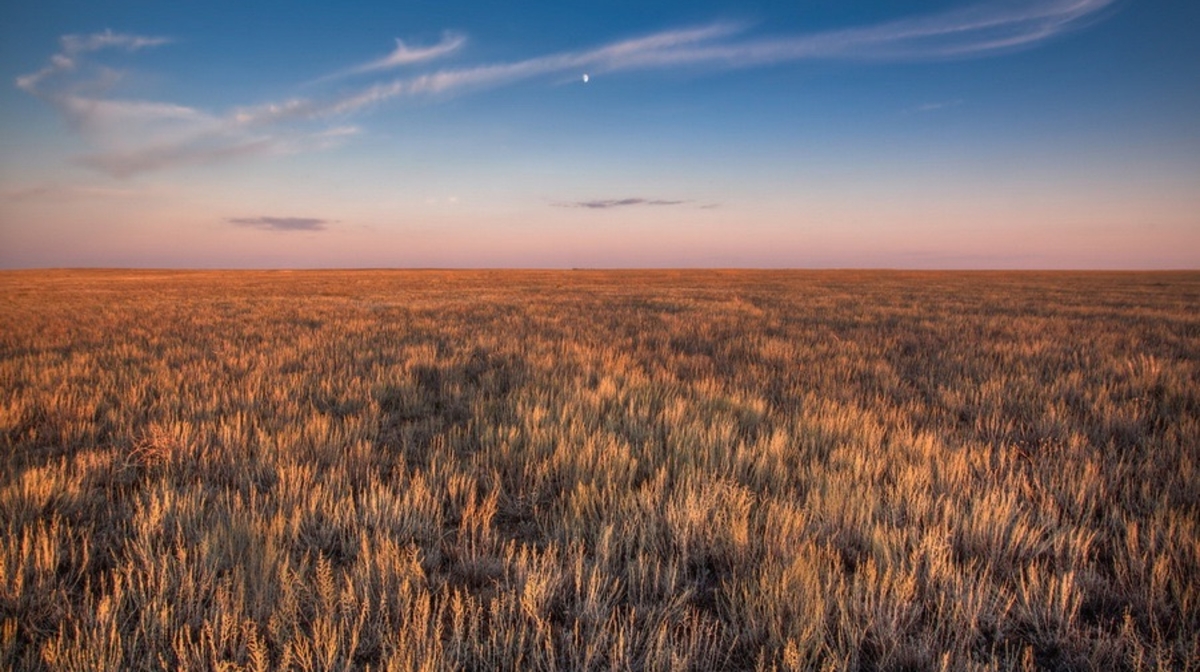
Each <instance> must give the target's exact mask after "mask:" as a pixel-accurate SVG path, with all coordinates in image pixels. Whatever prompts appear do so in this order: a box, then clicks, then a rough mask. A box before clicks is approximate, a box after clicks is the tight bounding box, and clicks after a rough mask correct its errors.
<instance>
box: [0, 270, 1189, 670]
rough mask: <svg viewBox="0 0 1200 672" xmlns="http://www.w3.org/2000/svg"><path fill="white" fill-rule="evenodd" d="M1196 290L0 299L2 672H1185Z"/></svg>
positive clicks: (1174, 282) (355, 276) (941, 277)
mask: <svg viewBox="0 0 1200 672" xmlns="http://www.w3.org/2000/svg"><path fill="white" fill-rule="evenodd" d="M1197 306H1200V275H1198V274H1195V273H1184V274H1032V273H1020V274H1016V273H1014V274H1004V273H882V272H880V273H849V272H818V273H800V272H796V273H793V272H780V273H768V272H715V271H714V272H680V273H675V272H655V273H634V272H629V273H600V272H545V273H538V272H296V273H282V272H277V273H154V272H116V271H95V272H8V273H3V274H0V443H2V445H3V450H4V458H5V459H4V462H3V471H2V474H3V478H2V479H0V526H2V527H3V535H2V538H0V667H4V668H12V669H18V670H37V669H53V670H117V669H128V670H139V669H183V670H218V669H219V670H235V669H248V670H275V669H296V670H348V669H367V668H369V669H375V670H443V669H480V670H482V669H512V670H558V669H569V670H591V669H595V670H600V669H612V670H626V669H629V670H686V669H694V670H740V669H763V670H770V669H780V670H782V669H861V670H923V669H947V670H951V669H952V670H997V669H1021V668H1026V669H1030V668H1040V669H1106V670H1148V669H1198V668H1200V665H1198V663H1197V661H1198V660H1200V587H1198V583H1200V515H1198V514H1200V472H1198V468H1197V465H1198V462H1200V311H1197Z"/></svg>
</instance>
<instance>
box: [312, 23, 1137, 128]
mask: <svg viewBox="0 0 1200 672" xmlns="http://www.w3.org/2000/svg"><path fill="white" fill-rule="evenodd" d="M1115 1H1116V0H1038V1H1032V2H1031V1H1024V2H1018V3H1012V2H1007V3H1004V2H990V3H985V4H982V5H976V6H973V7H969V8H965V9H960V10H955V11H950V12H945V13H942V14H936V15H932V16H926V17H920V18H914V19H903V20H898V21H892V22H888V23H883V24H879V25H875V26H869V27H862V28H848V29H842V30H833V31H827V32H820V33H811V34H806V35H794V36H786V37H761V36H758V37H745V38H741V39H736V38H737V36H739V35H742V34H744V33H745V32H746V30H745V27H744V26H739V25H735V24H728V23H722V24H715V25H711V26H702V27H698V28H689V29H681V30H670V31H664V32H660V33H655V34H653V35H649V36H646V37H642V38H637V39H631V40H625V41H621V42H616V43H613V44H609V45H605V46H602V47H599V48H596V49H591V50H584V51H573V52H561V53H557V54H550V55H547V56H540V57H536V58H530V59H525V60H521V61H515V62H510V63H495V64H488V65H479V66H471V67H462V68H453V69H443V70H439V71H435V72H432V73H426V74H422V75H417V76H414V77H410V78H405V79H397V80H393V81H391V82H386V83H381V84H376V85H374V86H371V87H368V88H366V89H363V90H361V91H358V92H352V93H350V94H347V95H346V96H344V97H342V98H340V99H337V100H334V101H330V102H328V103H325V104H317V105H312V106H311V107H310V108H309V109H307V110H306V112H307V113H309V114H313V115H318V116H319V115H329V114H348V113H351V112H355V111H357V110H359V109H361V108H364V107H368V106H371V105H374V104H377V103H380V102H383V101H386V100H389V99H392V98H398V97H406V96H416V95H422V94H445V93H449V92H453V91H458V90H469V89H477V88H488V87H496V86H503V85H506V84H511V83H515V82H518V81H522V80H526V79H531V78H535V77H541V76H546V75H562V74H564V73H577V72H581V71H590V72H593V73H596V72H609V73H614V72H620V71H629V70H648V69H665V68H677V67H694V66H708V67H717V68H726V69H730V68H747V67H754V66H762V65H769V64H774V63H781V62H788V61H800V60H864V61H898V60H899V61H915V60H939V59H949V58H969V57H980V56H987V55H991V54H996V53H1002V52H1005V51H1011V50H1014V49H1019V48H1024V47H1030V46H1033V45H1035V44H1037V43H1040V42H1043V41H1045V40H1048V39H1050V38H1052V37H1055V36H1057V35H1060V34H1062V33H1064V32H1067V31H1069V30H1072V29H1075V28H1078V27H1081V26H1083V25H1085V24H1086V23H1087V21H1089V20H1091V19H1094V18H1095V17H1096V16H1098V15H1099V13H1100V11H1101V10H1103V9H1105V8H1106V7H1109V6H1110V5H1112V4H1113V3H1114V2H1115Z"/></svg>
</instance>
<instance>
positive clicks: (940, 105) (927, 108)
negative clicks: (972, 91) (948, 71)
mask: <svg viewBox="0 0 1200 672" xmlns="http://www.w3.org/2000/svg"><path fill="white" fill-rule="evenodd" d="M964 102H966V101H964V100H963V99H962V98H954V99H951V100H937V101H931V102H928V103H921V104H920V105H914V106H913V107H910V108H908V109H906V110H904V112H905V113H914V112H915V113H921V112H937V111H938V110H945V109H948V108H951V107H958V106H959V105H962V104H963V103H964Z"/></svg>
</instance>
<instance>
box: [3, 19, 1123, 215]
mask: <svg viewBox="0 0 1200 672" xmlns="http://www.w3.org/2000/svg"><path fill="white" fill-rule="evenodd" d="M1115 2H1116V0H1023V1H1020V2H1016V3H1013V2H1001V1H999V0H993V1H991V2H986V3H984V4H980V5H975V6H972V7H967V8H963V9H957V10H951V11H947V12H942V13H940V14H934V15H928V16H923V17H917V18H908V19H900V20H895V21H890V22H885V23H881V24H876V25H872V26H864V27H854V28H844V29H839V30H830V31H824V32H817V33H808V34H800V35H790V36H762V35H748V34H747V33H748V28H747V27H746V26H740V25H733V24H726V23H719V24H713V25H709V26H700V27H693V28H684V29H674V30H666V31H661V32H658V33H654V34H651V35H647V36H643V37H639V38H634V39H628V40H622V41H617V42H612V43H609V44H606V45H601V46H599V47H596V48H593V49H587V50H580V51H567V52H558V53H552V54H547V55H542V56H535V57H532V58H527V59H522V60H516V61H511V62H500V63H488V64H481V65H474V66H461V67H454V68H442V69H438V70H432V71H426V72H421V73H414V74H412V75H410V76H407V77H402V78H397V79H393V80H391V81H384V82H378V83H375V84H372V85H369V86H365V87H361V88H359V89H357V90H352V91H349V92H347V93H343V94H340V95H334V96H330V97H324V98H320V97H318V98H303V97H296V98H291V99H288V100H284V101H277V102H267V103H262V104H257V105H251V106H242V107H238V108H235V109H233V110H231V111H229V112H226V113H214V112H207V111H204V110H200V109H196V108H193V107H188V106H184V105H177V104H173V103H169V102H161V101H143V100H121V99H114V98H108V97H104V96H103V95H97V94H93V95H92V96H86V95H83V94H81V93H79V92H80V91H84V90H96V89H99V90H101V91H104V90H107V89H106V88H105V87H104V86H96V85H97V84H98V82H97V81H96V80H95V79H93V80H92V81H87V80H81V78H83V77H85V76H86V75H85V74H84V72H83V71H84V70H85V68H84V67H83V66H84V65H86V63H85V62H86V61H87V60H88V58H89V57H90V56H91V55H93V54H96V53H98V52H101V51H105V50H121V51H126V52H136V51H141V50H144V49H149V48H154V47H159V46H162V45H166V44H168V43H169V42H170V39H169V38H165V37H154V36H140V35H128V34H122V33H114V32H111V31H105V32H103V33H97V34H94V35H89V36H78V35H72V36H66V37H63V38H62V39H61V47H62V49H61V51H60V52H59V53H57V54H54V55H53V56H51V57H50V59H49V64H48V65H46V66H45V67H43V68H42V69H41V70H38V71H37V72H34V73H31V74H28V75H24V76H21V77H19V78H17V80H16V85H17V86H18V87H19V88H21V89H23V90H25V91H26V92H28V93H30V94H32V95H35V96H37V97H39V98H42V99H44V100H46V101H48V102H49V103H51V104H52V105H54V106H55V107H56V108H58V109H59V110H60V112H61V113H62V114H64V115H65V116H66V117H67V118H68V119H69V120H71V122H72V123H73V124H74V125H75V126H76V128H78V129H80V131H81V132H82V133H83V135H84V136H85V137H86V138H87V140H88V141H89V143H90V144H91V145H93V148H94V151H91V152H89V153H88V154H87V155H85V156H84V157H82V158H81V162H82V163H83V164H84V165H86V166H89V167H92V168H94V169H96V170H99V171H101V172H105V173H108V174H110V175H114V176H117V177H128V176H131V175H135V174H138V173H144V172H150V171H156V170H164V169H169V168H173V167H176V166H181V165H191V164H199V163H212V162H221V161H226V160H229V159H233V158H237V157H243V156H251V155H262V154H289V153H296V152H302V151H309V150H313V149H324V148H329V147H333V146H337V145H338V144H339V143H340V142H341V141H343V140H344V139H345V138H346V137H348V136H350V135H354V134H355V133H357V132H358V129H357V127H354V126H348V125H346V122H345V120H346V119H347V118H349V117H351V116H353V115H357V114H362V113H364V112H365V111H367V110H368V109H371V108H374V107H376V106H378V105H380V104H382V103H384V102H386V101H389V100H393V99H404V98H411V97H417V96H430V95H451V94H455V93H461V92H465V91H470V90H478V89H485V88H495V87H500V86H506V85H511V84H515V83H518V82H521V81H524V80H530V79H536V78H546V77H557V78H561V76H562V75H564V74H567V73H577V72H580V71H586V72H590V73H593V74H596V73H608V74H613V73H619V72H625V71H634V70H662V69H671V68H683V67H699V66H704V67H710V68H713V69H718V68H723V69H736V68H750V67H757V66H764V65H770V64H776V63H783V62H790V61H803V60H858V61H877V62H879V61H884V62H886V61H929V60H939V59H953V58H972V57H983V56H989V55H995V54H1001V53H1006V52H1009V51H1013V50H1017V49H1023V48H1030V47H1033V46H1035V45H1037V44H1040V43H1042V42H1045V41H1046V40H1049V39H1052V38H1054V37H1056V36H1059V35H1061V34H1064V33H1066V32H1068V31H1071V30H1075V29H1078V28H1081V27H1083V26H1086V25H1088V24H1089V23H1090V22H1092V21H1094V20H1096V19H1097V18H1098V17H1100V16H1102V15H1103V13H1104V12H1103V10H1105V9H1107V8H1109V7H1111V6H1112V5H1113V4H1114V3H1115ZM465 41H466V38H465V37H464V36H462V35H460V34H457V33H451V32H447V33H444V34H443V36H442V39H441V40H440V41H439V42H437V43H436V44H434V45H432V46H428V47H409V46H407V45H406V44H404V43H403V42H400V41H397V46H396V49H395V50H393V51H392V52H391V53H389V54H387V55H385V56H383V57H381V58H379V59H376V60H372V61H368V62H366V63H362V64H359V65H357V66H351V67H349V68H347V69H345V70H341V71H338V72H335V73H333V74H331V75H326V76H324V77H321V78H318V79H317V80H314V81H313V82H310V84H311V83H318V82H322V81H326V80H329V79H338V78H342V77H346V76H350V75H370V74H378V73H383V72H386V71H390V70H392V69H395V68H398V67H400V66H413V67H416V66H422V65H425V64H426V63H427V62H429V61H431V60H434V59H436V58H439V57H442V56H445V55H447V54H450V53H452V52H455V51H457V50H459V49H460V48H461V47H462V45H463V44H465ZM92 70H97V69H96V68H93V69H92ZM99 70H100V71H101V74H100V75H98V76H97V75H93V77H94V78H95V77H101V78H103V77H109V78H112V77H113V76H114V71H112V70H111V69H107V68H104V69H99ZM115 74H117V75H119V73H115ZM64 80H65V81H64ZM330 123H333V124H334V127H333V128H329V127H328V126H329V125H330ZM345 129H354V130H353V132H344V130H345ZM598 203H599V201H598ZM581 207H583V206H581ZM600 207H605V206H600Z"/></svg>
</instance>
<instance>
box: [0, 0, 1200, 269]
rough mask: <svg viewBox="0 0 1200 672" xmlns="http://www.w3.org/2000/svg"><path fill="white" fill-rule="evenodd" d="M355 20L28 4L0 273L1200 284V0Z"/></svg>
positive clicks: (11, 61)
mask: <svg viewBox="0 0 1200 672" xmlns="http://www.w3.org/2000/svg"><path fill="white" fill-rule="evenodd" d="M347 4H349V3H314V2H308V3H296V2H289V3H282V2H280V3H262V2H259V3H237V2H209V3H202V4H201V3H161V2H106V3H95V2H56V1H53V0H50V1H46V2H39V3H7V4H6V5H5V6H4V7H3V8H2V9H0V70H2V72H0V74H2V75H3V82H4V83H3V85H2V86H0V157H2V158H0V267H47V266H138V267H362V266H367V267H411V266H437V267H464V266H466V267H473V266H487V267H575V266H602V267H630V266H635V267H644V266H656V267H660V266H669V267H676V266H722V267H729V266H734V267H739V266H746V267H897V268H1150V269H1153V268H1200V214H1198V213H1200V41H1197V40H1196V39H1194V36H1195V35H1196V34H1197V29H1200V5H1195V3H1182V2H1173V1H1168V0H1145V1H1139V2H1134V1H1133V0H1040V1H1036V2H1030V1H1026V0H982V1H980V2H960V1H952V0H937V1H928V2H906V3H898V2H888V3H882V2H877V1H876V2H866V1H862V0H813V1H808V2H806V1H803V0H793V1H792V2H739V3H729V2H715V1H704V2H637V3H634V2H607V3H574V2H566V3H548V2H529V1H526V2H516V3H512V2H510V3H481V2H465V1H450V2H388V3H356V4H353V5H352V6H350V7H347V6H346V5H347ZM584 75H587V81H585V80H584Z"/></svg>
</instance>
